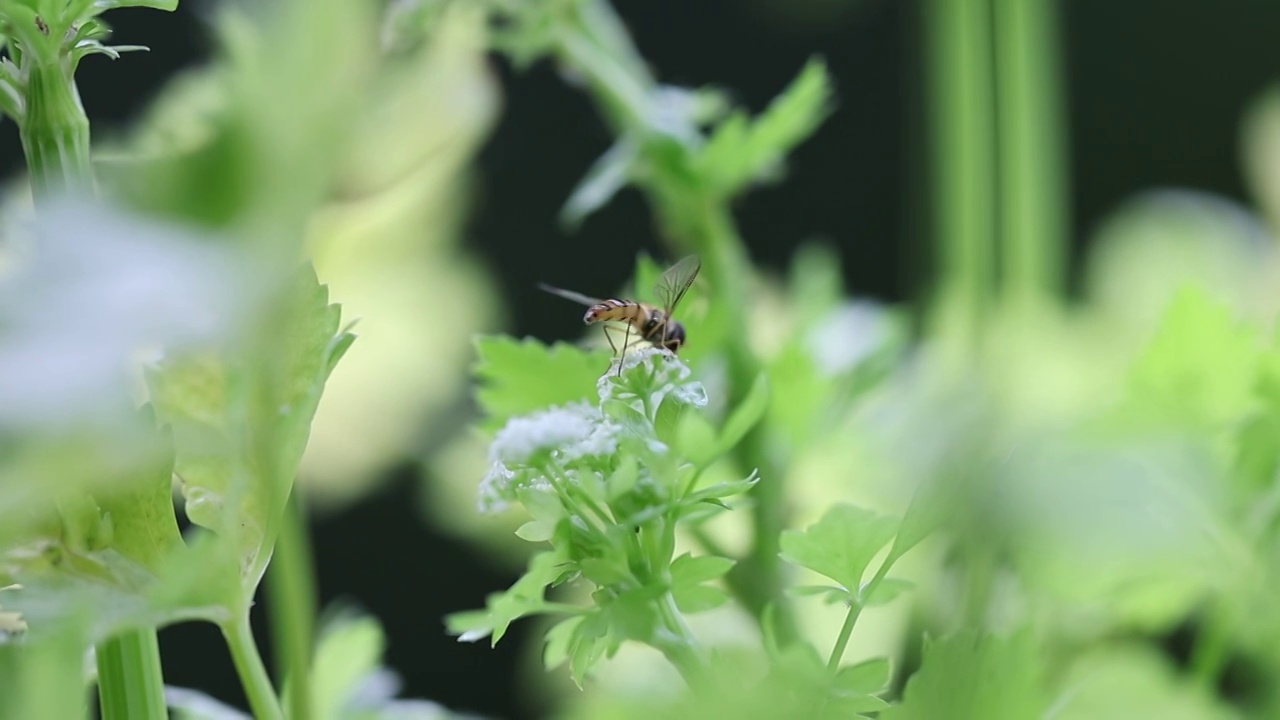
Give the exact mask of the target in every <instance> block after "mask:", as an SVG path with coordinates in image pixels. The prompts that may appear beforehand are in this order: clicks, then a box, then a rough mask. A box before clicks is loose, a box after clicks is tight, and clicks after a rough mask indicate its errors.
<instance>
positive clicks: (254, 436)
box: [147, 264, 349, 591]
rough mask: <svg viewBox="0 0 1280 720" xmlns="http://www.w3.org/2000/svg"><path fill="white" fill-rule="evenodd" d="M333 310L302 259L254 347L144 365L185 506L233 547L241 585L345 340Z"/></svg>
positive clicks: (257, 564) (251, 581)
mask: <svg viewBox="0 0 1280 720" xmlns="http://www.w3.org/2000/svg"><path fill="white" fill-rule="evenodd" d="M340 316H341V311H340V309H339V307H338V306H337V305H334V304H330V303H329V292H328V288H327V287H326V286H324V285H322V284H321V283H320V282H319V280H318V279H317V278H316V275H315V271H314V270H313V269H312V268H311V266H310V265H309V264H304V265H303V266H301V267H300V268H299V269H298V271H297V272H296V273H295V274H294V276H293V277H291V278H289V282H288V284H287V285H286V286H285V287H284V288H283V291H282V292H281V293H280V295H279V296H278V297H277V298H276V302H274V303H271V304H269V305H268V306H267V307H265V308H264V311H263V313H262V315H261V320H262V322H263V323H264V325H263V328H264V332H263V340H262V345H263V346H262V347H261V348H260V352H259V353H257V354H255V355H252V356H251V357H250V358H249V359H248V360H243V359H241V358H239V357H237V358H235V360H234V361H233V360H232V359H230V358H224V357H222V356H219V355H217V354H213V353H206V354H203V355H194V354H193V355H187V356H182V357H177V358H172V359H170V360H168V361H166V362H165V363H164V364H163V365H161V366H159V367H157V368H155V369H153V370H152V371H151V372H150V373H149V374H148V377H147V381H148V388H149V390H150V393H151V400H152V405H153V406H154V407H155V410H156V415H157V418H158V419H159V420H160V421H161V422H164V423H167V424H168V425H169V426H170V427H171V428H172V432H173V441H174V448H175V460H174V472H175V474H176V475H177V476H178V477H179V478H180V480H181V481H182V486H183V494H184V495H185V497H186V498H187V514H188V516H189V517H190V518H191V520H192V522H195V523H197V524H199V525H203V526H204V527H207V528H209V529H211V530H214V531H215V532H218V533H219V535H221V536H223V537H225V538H227V539H228V540H230V541H231V542H233V543H235V545H236V547H237V548H239V551H240V552H241V554H242V556H243V559H244V562H243V566H242V567H243V570H242V581H243V584H244V586H245V589H246V591H252V590H253V589H254V588H256V587H257V583H258V580H259V579H260V578H261V576H262V573H263V571H264V570H265V568H266V563H267V560H268V558H269V557H270V555H271V548H270V545H271V543H273V542H274V525H275V522H276V521H277V518H278V515H279V513H280V512H281V510H282V509H283V507H284V500H285V498H286V497H287V496H288V493H289V490H290V487H291V485H292V482H293V477H294V475H295V474H296V472H297V468H298V464H299V462H300V461H301V459H302V453H303V450H304V449H305V448H306V444H307V439H308V437H309V435H310V432H311V421H312V419H313V418H314V416H315V411H316V407H317V406H318V404H319V402H320V395H321V393H322V392H323V390H324V384H325V381H326V380H327V379H328V377H329V373H330V371H331V370H332V368H333V365H334V360H333V355H334V354H335V353H336V352H339V351H341V349H342V348H344V347H345V346H347V345H348V344H349V343H347V342H346V341H345V340H342V339H340V334H339V322H340ZM232 502H234V503H235V505H234V507H230V508H228V504H229V503H232Z"/></svg>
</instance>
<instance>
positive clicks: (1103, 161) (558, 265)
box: [0, 0, 1280, 717]
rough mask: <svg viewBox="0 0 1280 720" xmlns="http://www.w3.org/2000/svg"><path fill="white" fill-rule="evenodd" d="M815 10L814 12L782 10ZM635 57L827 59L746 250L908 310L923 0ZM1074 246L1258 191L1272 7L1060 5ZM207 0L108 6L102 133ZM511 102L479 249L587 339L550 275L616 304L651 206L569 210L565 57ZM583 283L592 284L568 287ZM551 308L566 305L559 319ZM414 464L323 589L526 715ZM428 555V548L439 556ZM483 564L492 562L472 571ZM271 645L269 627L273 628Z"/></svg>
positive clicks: (514, 82)
mask: <svg viewBox="0 0 1280 720" xmlns="http://www.w3.org/2000/svg"><path fill="white" fill-rule="evenodd" d="M792 4H800V5H808V6H809V7H811V8H816V9H817V10H819V11H820V12H819V14H818V15H817V16H816V17H815V18H811V19H809V20H800V19H796V18H795V17H791V16H788V15H787V14H785V13H783V12H782V11H781V10H779V8H785V7H789V6H791V5H792ZM615 5H616V7H617V8H618V9H619V11H620V12H621V14H622V15H623V16H624V18H625V19H626V21H627V22H628V23H629V26H630V29H631V31H632V33H633V34H634V36H635V37H636V40H637V43H638V45H639V47H640V48H641V50H642V52H643V53H644V54H645V55H646V57H647V58H648V59H649V61H650V62H651V64H652V66H653V67H654V68H655V69H656V70H657V72H658V74H659V76H660V77H661V78H662V79H663V80H664V81H666V82H671V83H676V84H685V85H698V84H702V83H714V84H717V85H721V86H724V87H727V88H730V89H732V90H733V91H734V92H735V93H736V95H737V97H738V99H739V100H740V101H741V102H743V103H745V104H746V105H747V106H749V107H750V108H752V109H754V110H759V109H761V108H763V107H764V106H765V105H766V104H767V103H768V101H769V100H770V99H771V98H772V97H773V96H774V94H776V93H777V92H778V91H779V90H780V89H781V88H782V87H784V86H785V85H786V83H787V82H789V81H790V79H791V78H792V77H793V76H794V75H795V73H796V72H797V71H798V70H799V69H800V67H801V66H802V65H803V64H804V62H805V60H806V59H807V58H808V57H809V56H810V55H811V54H814V53H819V54H821V55H823V56H824V57H825V58H826V60H827V61H828V63H829V66H830V69H831V71H832V74H833V75H834V77H835V78H836V81H837V83H838V95H839V109H838V111H837V113H836V114H835V115H834V116H833V117H832V118H831V119H830V120H829V121H828V122H827V124H826V125H825V126H824V127H823V128H822V130H821V131H820V132H819V133H818V134H817V135H816V136H815V137H814V138H813V139H811V140H810V141H809V142H808V143H807V144H806V145H804V146H803V147H801V148H800V149H799V151H798V152H796V153H795V155H794V156H793V158H792V161H791V163H790V168H791V175H790V177H789V179H788V180H787V181H786V182H785V183H784V184H782V185H780V186H777V187H773V188H768V189H763V190H759V191H756V192H755V193H753V194H752V195H750V196H749V197H748V198H746V199H745V200H744V201H743V202H742V203H740V206H739V212H738V219H739V221H740V223H741V227H742V229H743V233H744V235H745V238H746V240H747V242H748V243H749V245H750V248H751V252H752V254H753V256H754V257H755V259H756V260H757V261H758V262H760V263H761V264H763V265H766V266H771V267H781V266H782V265H783V264H784V263H785V262H786V261H787V259H788V257H789V255H790V254H791V252H792V251H793V250H794V248H795V247H796V246H797V245H798V244H800V243H801V242H804V241H807V240H811V239H821V240H825V241H828V242H831V243H833V244H834V245H836V246H837V247H839V248H840V250H841V252H842V255H843V263H844V270H845V275H846V278H847V281H848V286H849V287H850V289H851V290H852V291H853V292H855V293H857V294H861V295H871V296H875V297H879V298H881V299H886V300H891V301H898V300H904V299H906V298H908V297H910V295H911V293H912V292H913V289H914V288H916V287H918V283H919V280H920V278H919V273H918V269H917V268H916V267H915V265H914V264H913V258H915V257H917V256H918V255H919V254H920V253H919V252H918V249H919V248H920V247H921V243H922V242H923V238H922V236H921V233H922V231H923V227H924V225H923V224H922V222H920V220H921V212H922V210H923V209H924V208H925V207H927V205H926V204H925V201H926V198H925V197H924V196H923V194H922V192H921V188H922V187H923V184H924V183H923V179H924V178H925V177H926V175H925V170H924V168H923V167H922V165H921V162H922V161H923V159H924V156H923V153H922V152H921V149H920V147H921V145H920V143H921V137H922V131H923V129H924V128H923V126H922V119H921V115H920V114H921V112H922V111H921V107H922V104H921V98H920V89H921V84H920V71H921V60H920V52H919V51H920V48H919V25H920V22H919V21H920V18H919V12H920V8H919V2H918V0H912V1H909V2H908V1H901V2H899V1H894V0H862V1H861V2H854V1H853V0H699V1H697V2H690V1H689V0H625V1H623V0H619V1H618V2H616V3H615ZM1063 6H1064V8H1063V9H1064V12H1065V15H1064V17H1063V21H1064V22H1063V31H1064V36H1063V45H1064V48H1065V52H1066V57H1065V58H1064V65H1065V68H1066V72H1067V78H1066V79H1067V87H1068V91H1069V96H1068V98H1067V105H1068V112H1069V116H1068V120H1069V129H1070V143H1071V147H1070V165H1071V172H1072V183H1071V188H1072V192H1073V197H1072V199H1071V210H1072V224H1073V234H1072V237H1073V245H1074V249H1075V250H1076V257H1077V258H1078V257H1079V250H1080V249H1081V248H1082V247H1084V244H1085V241H1086V239H1087V237H1088V235H1089V231H1090V229H1091V228H1092V227H1093V226H1094V225H1095V224H1096V223H1097V222H1098V221H1099V220H1100V219H1101V218H1103V217H1104V216H1105V214H1106V213H1107V212H1108V211H1110V210H1112V209H1114V208H1115V207H1116V206H1117V204H1118V203H1120V202H1121V201H1123V200H1124V199H1126V198H1127V197H1129V196H1131V195H1132V194H1133V193H1135V192H1138V191H1141V190H1145V189H1149V188H1152V187H1154V186H1168V185H1179V186H1189V187H1194V188H1197V189H1202V190H1208V191H1211V192H1217V193H1221V194H1224V195H1226V196H1228V197H1232V198H1236V199H1240V200H1247V197H1246V195H1245V191H1244V188H1243V182H1242V174H1241V171H1240V164H1239V162H1238V144H1237V143H1238V128H1239V122H1240V118H1241V113H1242V111H1243V109H1244V108H1245V106H1246V105H1247V103H1248V102H1249V101H1250V100H1252V99H1253V98H1254V97H1256V96H1257V94H1258V93H1259V92H1260V91H1261V90H1262V89H1263V88H1264V87H1265V86H1266V85H1267V84H1268V83H1269V82H1272V81H1275V80H1277V79H1280V73H1278V72H1277V69H1278V67H1277V66H1278V65H1280V53H1277V51H1276V45H1275V37H1276V30H1277V28H1280V3H1276V2H1275V1H1274V0H1233V2H1228V3H1217V4H1214V5H1212V6H1210V5H1209V4H1206V3H1203V2H1201V1H1199V0H1127V1H1126V2H1115V0H1071V2H1066V3H1063ZM200 14H201V5H200V4H199V3H195V4H192V3H190V2H184V4H183V6H182V8H181V9H180V10H179V11H178V12H177V13H173V14H165V13H159V12H155V11H150V10H135V9H126V10H122V11H118V12H115V13H112V14H111V16H110V17H109V19H110V20H111V21H112V22H113V24H114V25H115V27H116V30H117V34H116V40H117V41H118V42H120V43H141V44H146V45H149V46H151V48H152V52H151V53H149V54H140V55H139V54H134V55H127V56H125V57H124V58H122V59H121V60H119V61H116V62H110V61H108V60H106V59H105V58H102V57H93V58H90V59H89V60H87V61H86V62H85V63H84V65H83V66H82V69H81V71H80V74H79V82H80V88H81V93H82V95H83V98H84V102H85V105H86V107H87V109H88V111H89V114H90V117H91V118H92V119H93V120H94V123H95V126H94V127H95V131H96V132H101V131H107V132H109V131H110V130H111V129H113V128H118V127H121V126H123V125H124V124H125V123H127V121H128V120H129V118H131V117H132V116H134V115H135V114H136V113H137V112H138V111H139V110H140V109H141V108H142V107H144V106H145V104H146V102H147V101H148V99H149V98H151V97H153V95H154V94H155V93H156V92H157V90H158V89H159V87H160V85H161V84H162V83H163V81H164V79H165V78H166V77H168V76H169V75H170V74H171V73H172V71H173V70H174V69H176V68H177V67H180V66H182V65H183V64H187V63H191V62H196V61H198V60H200V59H202V58H204V57H206V56H207V54H208V50H209V47H208V42H207V40H206V35H207V34H206V31H205V28H204V27H203V26H202V21H201V19H200V17H199V16H200ZM498 67H499V70H500V74H501V77H502V80H503V85H504V92H505V94H506V100H505V108H504V115H503V118H502V120H501V123H500V125H499V127H498V128H497V131H496V133H495V135H494V136H493V137H492V138H491V139H490V141H489V143H488V145H487V147H486V148H485V150H484V151H483V154H482V156H481V159H480V164H481V169H482V173H483V177H482V186H481V198H480V202H479V203H478V204H477V206H476V210H475V215H474V218H473V220H472V223H471V227H470V231H469V233H468V238H467V242H468V243H469V244H470V247H471V248H473V249H474V250H475V251H476V252H478V253H480V254H481V255H482V256H483V257H485V258H486V259H487V261H488V263H489V265H490V267H491V268H492V269H493V271H494V272H495V273H497V275H498V277H499V278H500V286H501V287H503V288H505V289H506V292H507V295H508V299H510V300H512V301H513V302H511V303H510V305H509V307H511V308H512V312H513V316H512V317H511V320H512V327H511V329H512V330H513V331H515V332H516V333H518V334H534V335H538V336H541V337H544V338H553V337H566V336H570V335H572V334H573V333H576V332H578V331H579V330H580V324H579V323H578V321H577V318H576V317H575V316H574V315H573V314H572V313H564V312H559V310H561V309H562V308H561V307H560V306H559V305H553V303H554V302H555V300H554V299H547V298H545V297H542V298H539V297H538V295H537V292H536V291H535V290H534V289H533V286H534V283H535V282H537V281H539V280H547V281H551V282H560V283H568V284H573V283H577V281H578V279H580V278H584V277H589V278H592V280H591V282H592V286H591V287H582V288H581V289H582V290H584V291H586V292H591V293H596V294H606V293H608V292H610V291H611V290H612V289H614V288H616V287H617V286H618V285H619V283H621V282H622V281H623V279H624V278H625V276H626V275H627V274H628V273H629V272H630V268H631V267H632V263H633V261H634V257H635V253H636V251H637V250H640V249H648V250H650V251H660V250H661V249H660V248H658V247H657V246H656V245H655V244H654V242H653V239H652V233H651V226H650V222H649V218H648V215H647V209H646V207H645V205H644V201H643V199H642V198H641V197H640V196H639V195H638V194H636V193H635V192H633V191H629V192H624V193H623V194H622V195H621V196H619V197H618V198H617V199H616V200H615V201H614V202H613V203H612V204H611V205H610V206H609V207H608V208H607V209H605V210H604V211H603V212H602V213H600V214H599V215H597V216H594V217H593V218H591V219H590V220H588V221H587V222H586V224H585V225H584V226H583V228H582V229H581V230H580V231H579V232H578V233H577V234H575V235H573V236H566V235H565V234H564V233H562V232H561V231H560V230H559V228H558V226H557V224H556V214H557V211H558V210H559V207H560V204H561V203H562V202H563V201H564V199H565V198H566V197H567V196H568V193H569V192H570V190H571V189H572V187H573V186H574V185H575V184H576V183H577V181H578V180H579V179H580V178H581V176H582V174H583V173H584V172H585V170H586V168H587V167H588V165H589V164H590V163H591V162H592V161H593V160H594V159H595V158H596V157H597V156H598V155H599V154H600V153H601V152H602V151H604V149H605V148H606V147H607V146H608V144H609V140H610V139H609V137H608V135H607V133H606V131H605V130H604V128H603V127H602V126H601V124H600V123H599V121H598V120H597V118H596V115H595V113H594V110H593V108H592V106H591V104H590V102H589V101H588V100H587V99H586V98H585V97H584V96H583V95H581V94H579V93H578V92H577V91H576V90H573V89H570V88H568V87H566V85H565V84H564V83H562V82H561V81H560V79H559V78H558V77H557V76H556V74H555V73H554V71H553V70H552V68H550V67H548V66H546V65H539V66H537V67H535V68H534V69H532V70H531V71H528V72H526V73H522V74H513V73H512V72H511V70H510V68H508V67H507V66H505V65H504V64H502V63H500V62H499V63H498ZM20 167H21V154H20V148H19V145H18V140H17V134H16V131H15V130H14V129H13V126H12V124H6V126H5V127H4V128H3V130H0V168H2V169H3V171H4V172H5V173H6V174H12V173H14V172H17V171H18V170H19V169H20ZM580 284H581V283H577V284H576V285H572V286H577V285H580ZM553 308H554V309H555V310H556V312H553V311H552V309H553ZM417 481H418V477H417V474H416V470H411V469H409V468H406V469H404V470H403V471H401V472H399V473H396V474H395V477H393V478H391V482H389V483H388V484H387V486H386V487H385V489H384V490H383V491H381V492H379V493H378V494H377V495H375V496H374V497H371V498H368V499H366V500H365V501H363V502H361V503H359V504H358V505H356V506H354V507H352V508H349V509H347V510H345V511H343V512H341V513H338V514H335V515H333V516H332V517H327V518H322V519H320V520H319V521H318V522H317V525H316V526H315V528H314V534H315V546H316V553H317V558H316V563H317V566H318V568H319V580H320V585H321V594H322V602H325V603H328V602H330V601H332V600H335V599H345V600H348V601H353V602H357V603H359V604H361V605H363V606H364V607H365V608H367V609H368V610H370V611H372V612H374V613H375V614H376V615H377V616H378V617H379V618H380V619H381V620H382V621H383V622H384V623H385V626H386V629H387V632H388V635H389V637H390V643H391V645H390V649H389V661H390V664H391V665H392V666H393V667H394V668H396V669H397V670H398V671H399V672H400V673H401V674H402V675H403V677H404V679H405V682H406V688H405V692H404V694H405V695H406V696H411V697H425V698H430V699H434V700H437V701H439V702H442V703H444V704H447V705H449V706H451V707H454V708H457V709H466V710H473V711H477V712H483V713H487V714H493V715H498V716H503V717H532V716H537V715H538V714H539V708H537V707H531V706H530V705H529V703H528V702H527V701H525V700H524V699H523V698H522V697H521V696H520V691H519V690H518V689H517V688H516V686H515V685H514V684H513V681H512V678H511V671H512V664H513V663H514V661H515V659H516V656H517V644H518V643H519V642H521V641H523V640H524V639H525V636H524V634H523V633H522V632H521V631H522V629H523V628H522V626H520V625H517V626H516V628H514V630H513V632H512V633H511V634H510V635H508V639H507V640H505V641H504V643H503V644H502V645H500V646H499V647H498V648H497V649H496V650H490V649H489V648H488V645H487V643H480V644H477V645H459V644H457V643H456V642H454V641H453V640H452V639H451V638H448V637H446V636H445V635H444V633H443V630H442V626H441V624H440V618H441V616H442V615H443V614H445V613H446V612H449V611H453V610H458V609H464V608H470V607H476V606H479V605H480V604H481V603H482V602H483V597H484V595H485V594H486V593H487V592H490V591H492V590H495V589H497V588H500V587H503V586H505V585H507V584H509V583H510V582H511V581H512V580H513V579H514V578H510V577H500V576H495V575H492V574H486V571H485V570H483V568H484V567H486V566H485V565H484V564H483V563H481V562H478V556H476V555H475V554H473V553H472V552H471V551H470V550H469V549H468V548H467V547H461V546H458V545H457V544H456V543H453V542H451V541H448V540H446V539H444V538H441V537H438V536H436V535H434V534H433V533H432V531H431V529H430V528H427V527H424V526H423V524H422V523H421V521H420V519H419V516H418V514H417V512H416V509H415V508H416V507H417V506H418V502H417V500H416V498H415V490H414V488H415V485H416V484H417ZM424 560H425V562H424ZM478 568H479V569H478ZM260 637H261V638H263V639H265V637H266V636H265V629H264V631H263V634H262V635H260ZM161 641H162V646H163V652H164V658H165V670H166V679H167V680H168V682H170V683H173V684H177V685H186V686H194V687H199V688H202V689H205V690H208V691H210V692H212V693H214V694H215V695H217V696H218V697H220V698H222V699H224V700H227V701H230V702H234V703H238V704H241V705H243V697H242V696H241V695H240V691H239V686H238V683H237V681H236V679H235V674H234V671H233V669H232V666H231V662H230V660H229V659H228V656H227V654H226V651H225V649H224V647H223V645H222V642H221V639H220V638H219V637H218V633H217V630H216V629H215V628H213V627H212V626H209V625H185V626H180V627H176V628H170V629H168V630H166V631H164V632H163V633H162V634H161Z"/></svg>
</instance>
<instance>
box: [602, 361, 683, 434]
mask: <svg viewBox="0 0 1280 720" xmlns="http://www.w3.org/2000/svg"><path fill="white" fill-rule="evenodd" d="M619 362H620V363H622V372H621V373H619V372H618V369H617V367H618V363H619ZM692 374H693V371H692V370H690V369H689V366H688V365H685V364H684V363H683V362H681V360H680V358H678V357H676V355H675V354H674V353H672V352H670V351H668V350H662V349H659V348H655V347H647V348H641V349H640V350H637V351H636V352H633V353H627V355H626V356H625V357H624V358H622V359H621V360H615V361H614V365H613V367H611V368H610V369H609V372H608V373H606V374H605V375H603V376H601V378H600V379H599V380H598V381H597V382H596V392H597V393H598V394H599V396H600V403H601V404H602V405H603V404H604V403H605V402H608V401H609V400H619V401H621V402H624V403H626V404H627V405H630V406H631V407H632V408H634V409H635V410H637V411H639V412H642V413H645V414H646V415H647V416H649V417H650V418H652V417H653V415H652V414H653V413H656V412H657V411H658V406H659V405H661V404H662V401H663V400H665V399H666V398H668V397H670V398H672V399H673V400H675V401H676V402H678V403H680V404H682V405H693V406H695V407H706V405H707V390H706V388H704V387H703V386H702V383H700V382H698V381H696V380H689V377H690V376H691V375H692Z"/></svg>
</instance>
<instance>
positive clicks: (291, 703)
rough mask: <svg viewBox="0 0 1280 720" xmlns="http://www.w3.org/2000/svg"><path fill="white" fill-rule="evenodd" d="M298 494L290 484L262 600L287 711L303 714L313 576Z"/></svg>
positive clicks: (307, 701)
mask: <svg viewBox="0 0 1280 720" xmlns="http://www.w3.org/2000/svg"><path fill="white" fill-rule="evenodd" d="M298 495H299V489H298V487H297V486H296V485H295V487H294V488H293V492H292V493H291V495H290V496H289V500H288V502H287V503H286V505H285V509H284V513H282V515H281V518H280V523H281V524H280V535H279V536H278V537H277V538H276V546H275V552H274V553H273V557H272V561H271V564H270V565H269V566H268V567H267V572H268V580H267V582H268V586H267V600H268V602H269V603H270V606H271V626H272V633H271V636H272V638H273V639H274V642H275V653H274V654H275V657H276V658H277V660H276V662H277V666H276V675H277V676H278V677H281V678H287V680H286V684H285V693H286V697H285V699H286V702H287V704H288V708H289V717H291V718H309V717H311V652H312V648H311V642H312V638H313V637H314V629H315V616H316V606H315V597H316V588H315V585H316V582H315V568H314V567H313V565H312V558H311V541H310V536H309V534H308V533H307V519H306V508H305V505H304V504H303V503H302V501H301V500H300V499H299V497H298Z"/></svg>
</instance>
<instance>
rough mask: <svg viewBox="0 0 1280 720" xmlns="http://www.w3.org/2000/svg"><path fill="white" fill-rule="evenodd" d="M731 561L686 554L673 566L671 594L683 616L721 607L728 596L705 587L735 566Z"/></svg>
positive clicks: (718, 589) (715, 588) (712, 556)
mask: <svg viewBox="0 0 1280 720" xmlns="http://www.w3.org/2000/svg"><path fill="white" fill-rule="evenodd" d="M734 564H735V561H733V560H730V559H729V558H724V557H717V556H714V555H708V556H704V557H697V558H695V557H692V556H691V555H690V554H689V553H685V554H684V555H681V556H680V557H678V558H676V559H675V561H674V562H672V563H671V593H672V595H673V596H674V597H675V601H676V606H677V607H678V608H680V611H681V612H684V613H690V614H692V613H698V612H704V611H706V610H712V609H715V608H717V607H720V606H721V605H723V604H724V603H725V602H727V601H728V600H729V596H728V595H727V594H726V593H725V592H724V591H723V590H721V589H720V588H717V587H712V586H710V585H704V584H703V583H705V582H707V581H709V580H714V579H716V578H718V577H721V576H723V575H724V574H725V573H727V572H729V570H730V569H731V568H732V567H733V566H734Z"/></svg>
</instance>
